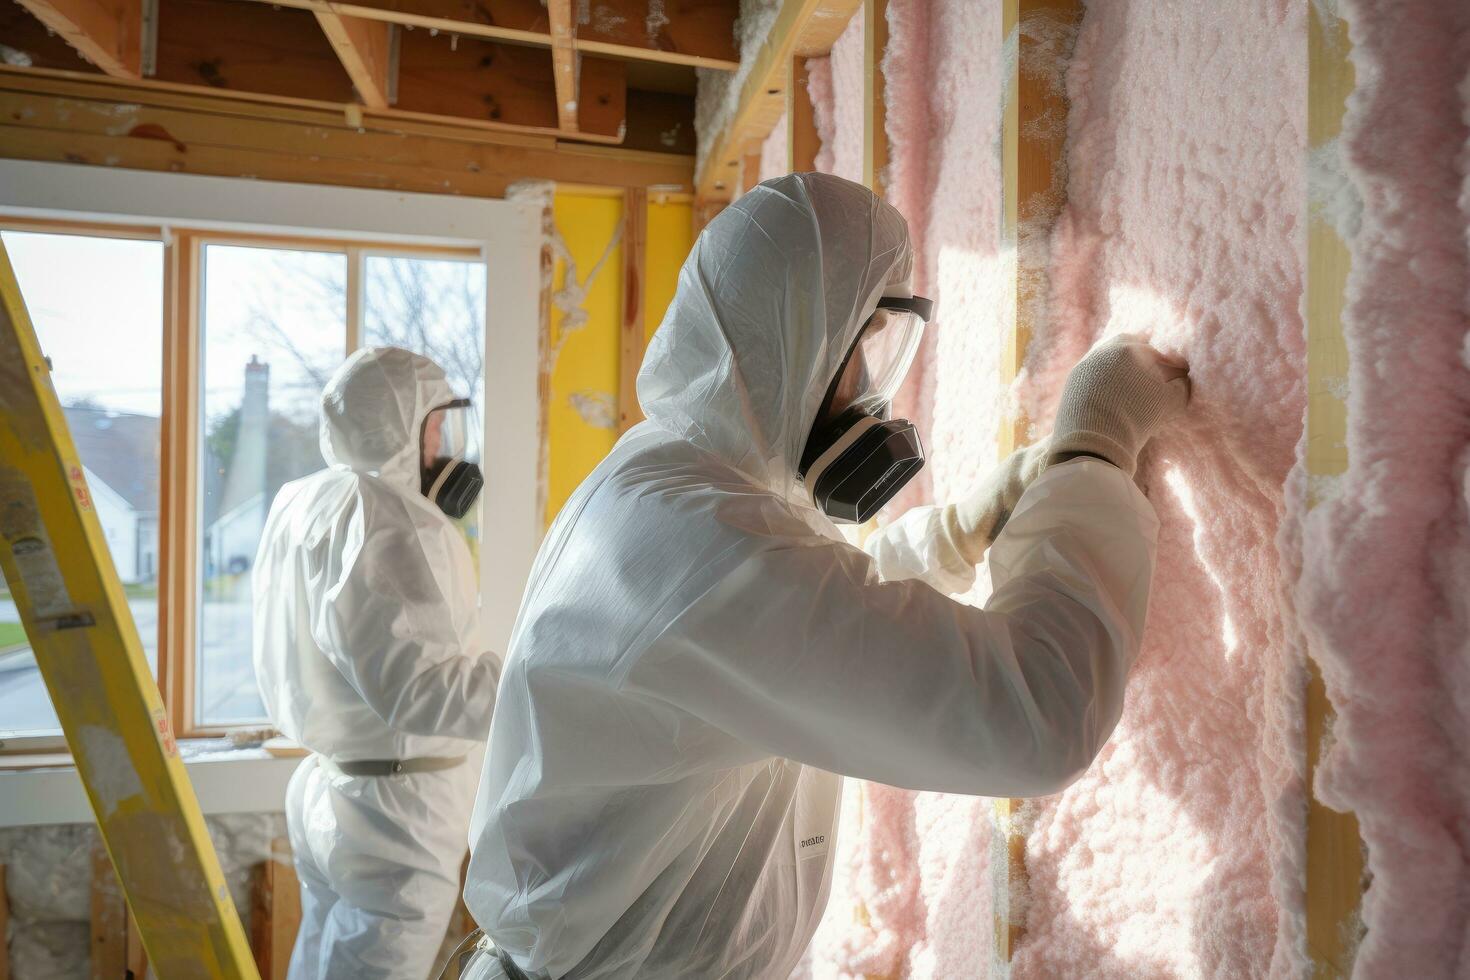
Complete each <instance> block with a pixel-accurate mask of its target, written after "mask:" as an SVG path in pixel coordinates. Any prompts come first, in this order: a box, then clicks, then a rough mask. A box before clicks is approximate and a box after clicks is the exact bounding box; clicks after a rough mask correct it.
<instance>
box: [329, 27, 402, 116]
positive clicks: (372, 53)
mask: <svg viewBox="0 0 1470 980" xmlns="http://www.w3.org/2000/svg"><path fill="white" fill-rule="evenodd" d="M315 13H316V22H318V24H320V25H322V34H325V35H326V40H328V43H331V46H332V50H334V51H337V60H340V62H341V63H343V69H344V71H345V72H347V76H348V78H351V79H353V88H356V90H357V97H359V98H360V100H362V103H363V104H365V106H368V107H369V109H387V107H388V104H390V103H391V101H392V100H391V98H390V93H391V91H392V78H391V72H392V71H394V66H392V54H391V51H392V29H394V28H392V25H391V24H385V22H382V21H366V19H363V18H347V16H343V15H340V13H332V12H329V10H316V12H315Z"/></svg>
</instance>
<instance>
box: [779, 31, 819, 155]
mask: <svg viewBox="0 0 1470 980" xmlns="http://www.w3.org/2000/svg"><path fill="white" fill-rule="evenodd" d="M787 78H788V81H787V83H786V169H787V170H788V171H789V172H791V173H794V174H800V173H807V172H809V171H812V170H815V169H816V167H817V153H818V152H819V151H820V150H821V148H822V141H821V139H820V137H818V136H817V117H816V112H815V111H814V110H813V108H812V94H811V91H810V90H809V89H808V87H807V85H808V81H809V78H810V73H809V72H808V71H807V59H806V58H804V57H802V56H801V55H796V56H795V57H793V58H792V59H791V69H790V72H789V74H788V76H787Z"/></svg>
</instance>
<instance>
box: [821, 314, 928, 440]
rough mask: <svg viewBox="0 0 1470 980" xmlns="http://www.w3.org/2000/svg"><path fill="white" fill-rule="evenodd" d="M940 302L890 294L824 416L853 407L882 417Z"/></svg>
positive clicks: (845, 366)
mask: <svg viewBox="0 0 1470 980" xmlns="http://www.w3.org/2000/svg"><path fill="white" fill-rule="evenodd" d="M933 312H934V302H933V301H932V300H928V299H925V298H924V297H922V296H910V297H899V296H885V297H883V298H882V299H880V300H879V301H878V308H877V309H876V310H874V311H873V315H872V316H871V317H869V318H868V322H867V323H866V324H864V326H863V330H862V333H861V334H859V335H858V340H857V343H856V344H855V345H854V346H853V349H852V351H851V352H849V354H848V356H847V360H846V361H845V362H844V363H843V365H842V370H841V371H839V372H838V375H837V378H836V380H835V381H834V382H833V385H832V388H831V390H830V391H829V392H828V394H827V400H826V403H825V405H824V411H823V413H822V414H823V416H824V417H828V418H830V417H835V416H837V415H840V414H842V413H843V412H847V411H849V410H852V409H856V410H857V411H860V412H863V413H865V414H868V415H874V416H879V417H882V416H884V415H886V414H887V410H888V404H889V402H891V401H893V396H894V395H895V394H897V393H898V388H899V386H900V385H902V384H903V379H904V376H905V375H907V374H908V371H909V367H910V365H912V364H913V360H914V355H915V354H916V353H917V352H918V350H919V341H920V340H921V339H922V338H923V336H924V324H925V323H927V322H928V321H929V318H930V316H932V315H933Z"/></svg>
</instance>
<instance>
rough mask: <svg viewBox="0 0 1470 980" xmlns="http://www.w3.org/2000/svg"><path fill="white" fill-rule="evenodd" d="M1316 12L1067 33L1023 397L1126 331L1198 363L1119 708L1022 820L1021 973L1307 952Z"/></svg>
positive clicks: (1128, 13)
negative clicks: (1291, 584)
mask: <svg viewBox="0 0 1470 980" xmlns="http://www.w3.org/2000/svg"><path fill="white" fill-rule="evenodd" d="M1305 14H1306V8H1305V5H1301V4H1287V5H1283V4H1279V3H1274V2H1263V0H1254V2H1242V3H1234V4H1221V5H1214V6H1210V7H1202V6H1199V5H1196V4H1188V3H1141V2H1136V0H1111V2H1106V3H1094V4H1090V5H1089V6H1088V8H1087V12H1086V15H1085V17H1084V20H1083V22H1082V28H1081V31H1080V33H1079V36H1078V38H1077V43H1076V48H1075V51H1074V54H1073V58H1072V61H1071V65H1070V70H1069V72H1068V75H1067V81H1066V85H1067V92H1068V95H1069V97H1070V99H1071V104H1072V105H1071V114H1070V119H1069V130H1068V138H1069V151H1068V163H1069V167H1070V173H1069V180H1068V182H1067V195H1068V203H1067V206H1066V209H1065V211H1064V212H1063V215H1062V218H1061V220H1060V221H1059V223H1058V225H1057V227H1056V230H1055V235H1054V238H1053V242H1052V258H1051V275H1052V286H1053V289H1052V293H1051V297H1050V303H1051V306H1050V310H1049V311H1048V315H1047V316H1046V317H1045V318H1044V320H1043V324H1044V327H1043V329H1042V331H1041V332H1040V333H1039V335H1038V336H1037V337H1036V339H1035V341H1034V342H1033V346H1032V348H1031V356H1030V358H1029V359H1028V363H1029V370H1028V371H1027V373H1026V376H1025V377H1023V379H1022V380H1021V383H1020V384H1019V385H1018V388H1019V395H1020V397H1021V400H1022V403H1023V404H1024V405H1025V406H1026V407H1027V409H1028V414H1029V415H1030V417H1031V418H1033V419H1035V420H1036V421H1037V427H1038V430H1039V431H1043V432H1044V431H1046V430H1047V429H1049V427H1050V419H1051V417H1052V414H1053V412H1054V410H1055V403H1056V399H1057V396H1058V394H1059V393H1060V390H1061V387H1062V383H1063V381H1064V379H1065V375H1066V372H1067V370H1069V368H1070V367H1071V365H1072V364H1073V363H1075V362H1076V360H1077V359H1078V357H1080V356H1081V355H1082V354H1083V353H1084V352H1085V350H1086V349H1087V348H1088V347H1089V346H1090V345H1091V344H1092V343H1093V342H1094V341H1095V340H1096V339H1098V338H1100V337H1102V336H1106V335H1109V334H1114V333H1121V332H1135V333H1142V334H1144V335H1146V336H1148V337H1149V338H1150V339H1151V340H1152V342H1153V343H1154V344H1155V345H1156V346H1157V347H1159V348H1160V349H1162V350H1164V351H1166V352H1177V353H1180V354H1182V355H1183V356H1184V357H1185V358H1186V359H1187V360H1188V361H1189V364H1190V376H1191V380H1192V382H1193V386H1194V399H1193V401H1192V403H1191V406H1190V410H1189V412H1188V414H1187V417H1186V419H1185V420H1184V421H1183V422H1182V423H1181V424H1178V425H1176V426H1174V427H1173V428H1172V429H1170V430H1169V431H1167V432H1165V433H1164V434H1163V435H1162V436H1161V437H1160V438H1158V439H1156V440H1155V441H1154V443H1153V444H1152V446H1151V447H1150V450H1149V452H1148V454H1147V455H1146V457H1145V459H1144V461H1143V463H1142V465H1141V467H1140V472H1139V482H1140V483H1141V484H1142V485H1143V486H1145V487H1146V489H1147V492H1148V495H1149V498H1150V500H1151V501H1152V502H1153V504H1154V507H1155V509H1156V510H1157V511H1158V514H1159V518H1160V521H1161V523H1162V528H1161V531H1160V535H1159V548H1158V554H1159V557H1158V566H1157V571H1156V573H1155V580H1154V591H1153V596H1152V602H1151V605H1150V615H1149V625H1148V632H1147V634H1146V636H1145V640H1144V646H1143V652H1142V655H1141V657H1140V659H1139V662H1138V664H1137V665H1136V666H1135V668H1134V670H1133V673H1132V675H1131V677H1130V681H1129V694H1128V702H1127V707H1126V709H1125V712H1124V716H1123V720H1122V722H1121V723H1120V725H1119V727H1118V730H1117V731H1116V732H1115V734H1114V736H1113V738H1112V740H1111V741H1110V743H1109V745H1108V746H1107V748H1106V749H1105V750H1104V751H1103V753H1102V755H1101V756H1100V757H1099V758H1098V760H1097V761H1096V762H1095V763H1094V764H1093V766H1092V768H1091V769H1090V770H1089V771H1088V773H1087V774H1086V775H1085V776H1083V777H1082V779H1080V780H1079V781H1078V782H1077V783H1076V784H1074V785H1073V786H1072V787H1071V788H1070V789H1068V790H1067V791H1066V792H1065V793H1063V794H1061V795H1060V796H1058V797H1054V798H1051V799H1047V800H1044V801H1039V802H1038V804H1037V805H1036V808H1035V813H1034V814H1033V817H1032V819H1033V821H1034V822H1033V824H1032V827H1031V829H1030V831H1029V833H1028V834H1027V846H1026V863H1027V867H1028V870H1029V873H1030V895H1031V903H1030V907H1029V912H1028V918H1027V922H1026V926H1027V935H1026V938H1025V940H1024V942H1023V943H1022V945H1021V947H1020V949H1019V951H1018V953H1017V956H1016V961H1015V970H1016V973H1017V974H1018V975H1026V976H1047V975H1053V974H1054V973H1055V972H1056V971H1057V970H1065V969H1067V968H1068V967H1069V966H1072V965H1075V964H1077V963H1081V962H1089V963H1094V964H1095V968H1094V969H1095V971H1096V972H1095V974H1094V975H1097V976H1109V977H1119V978H1122V977H1145V976H1203V977H1236V976H1260V975H1265V974H1266V973H1267V972H1268V970H1269V971H1270V972H1272V973H1274V974H1276V975H1282V976H1286V975H1298V974H1299V972H1300V970H1301V969H1302V963H1303V960H1302V955H1303V949H1302V939H1303V928H1302V925H1301V900H1300V893H1299V889H1300V885H1299V880H1300V875H1301V868H1302V857H1301V854H1302V847H1303V829H1302V828H1303V824H1302V817H1303V807H1304V795H1303V783H1302V777H1303V773H1304V754H1303V753H1304V741H1303V730H1302V726H1301V721H1300V719H1301V718H1302V704H1301V698H1300V692H1301V691H1302V686H1303V683H1304V676H1303V674H1302V665H1303V661H1302V659H1301V651H1300V645H1299V643H1298V642H1297V639H1296V631H1295V627H1294V625H1293V624H1291V623H1289V622H1287V621H1286V618H1285V614H1284V613H1283V611H1282V607H1281V601H1280V600H1281V596H1282V593H1283V590H1284V588H1285V583H1284V582H1283V581H1282V575H1281V571H1280V559H1279V556H1278V551H1277V548H1276V536H1277V533H1278V529H1279V527H1280V523H1281V519H1282V516H1283V513H1284V508H1285V502H1284V489H1283V488H1284V486H1285V484H1286V476H1287V473H1288V471H1289V470H1290V468H1291V466H1292V464H1293V462H1294V460H1295V447H1296V444H1297V442H1298V440H1299V438H1300V435H1301V430H1302V422H1303V416H1304V412H1305V405H1306V400H1305V385H1304V375H1305V364H1306V359H1305V345H1304V330H1303V323H1302V318H1301V315H1300V312H1299V303H1300V298H1301V294H1302V283H1303V278H1302V277H1303V271H1302V269H1303V256H1304V239H1303V237H1302V234H1301V228H1302V226H1303V222H1304V217H1305V216H1304V211H1303V208H1304V205H1305V186H1304V178H1305V160H1306V45H1305V33H1306V22H1305ZM1163 38H1167V39H1168V40H1167V42H1161V39H1163Z"/></svg>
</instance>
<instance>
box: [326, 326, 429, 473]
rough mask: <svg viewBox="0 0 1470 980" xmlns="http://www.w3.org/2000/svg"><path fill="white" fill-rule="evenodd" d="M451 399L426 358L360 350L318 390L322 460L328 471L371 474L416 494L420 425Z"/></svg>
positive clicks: (388, 350) (382, 349) (383, 350)
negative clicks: (342, 468) (343, 469)
mask: <svg viewBox="0 0 1470 980" xmlns="http://www.w3.org/2000/svg"><path fill="white" fill-rule="evenodd" d="M454 398H455V394H454V390H453V389H452V388H450V387H449V382H448V381H447V380H445V377H444V369H443V368H441V367H440V366H439V365H437V364H435V363H434V362H433V361H431V360H429V359H428V358H427V357H424V356H423V355H421V354H415V353H413V352H412V351H407V350H403V349H402V348H400V347H364V348H362V349H361V350H358V351H356V352H354V353H353V354H352V356H351V357H349V358H347V360H346V362H344V363H343V365H342V366H341V367H340V368H338V369H337V371H336V373H335V374H333V375H332V378H331V380H330V381H328V382H327V386H326V388H324V389H323V390H322V422H321V449H322V457H323V458H324V459H326V461H327V465H328V466H345V467H347V468H348V469H350V470H352V471H354V472H357V473H372V474H375V475H377V476H378V477H379V478H381V479H382V480H384V481H385V482H387V483H389V484H391V485H392V486H393V487H394V488H395V489H398V490H401V491H403V492H404V493H407V494H417V493H418V492H419V459H420V452H421V450H420V433H421V432H422V430H423V425H424V419H425V417H427V416H428V414H429V413H430V412H431V411H433V410H434V409H436V408H438V407H440V406H442V405H444V404H446V403H448V402H451V401H453V400H454Z"/></svg>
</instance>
